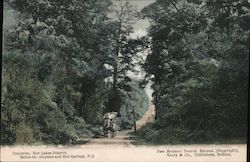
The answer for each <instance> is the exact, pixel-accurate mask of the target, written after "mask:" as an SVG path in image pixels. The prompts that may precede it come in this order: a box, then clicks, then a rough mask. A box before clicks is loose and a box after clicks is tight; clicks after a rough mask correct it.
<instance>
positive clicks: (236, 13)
mask: <svg viewBox="0 0 250 162" xmlns="http://www.w3.org/2000/svg"><path fill="white" fill-rule="evenodd" d="M249 11H250V10H249V3H247V2H246V1H241V0H240V1H238V0H237V1H235V0H230V1H199V0H198V1H188V0H187V1H179V0H170V1H161V0H157V1H156V2H155V3H153V4H152V5H151V6H149V7H147V8H144V10H143V12H144V15H145V16H146V17H149V18H150V20H151V26H150V28H149V36H150V37H151V39H152V41H151V49H152V50H151V53H150V54H149V55H148V57H147V60H146V63H145V64H144V68H145V70H146V71H147V73H148V74H149V75H152V76H153V81H154V84H153V89H154V103H155V106H156V119H157V122H156V123H155V124H154V125H153V127H152V129H155V131H157V132H158V133H157V135H156V136H155V137H154V138H157V139H155V141H154V142H158V143H182V142H206V141H214V139H217V140H220V139H230V138H240V137H243V138H244V137H246V131H247V124H246V123H247V122H246V119H247V115H246V114H247V103H248V100H247V96H248V86H247V84H248V76H249V75H248V73H249V70H248V66H249V55H248V53H249V18H250V17H249ZM247 26H248V28H247ZM147 129H148V128H147ZM141 133H142V135H144V133H145V132H144V131H143V130H142V132H141ZM149 138H151V137H149ZM151 141H152V140H151Z"/></svg>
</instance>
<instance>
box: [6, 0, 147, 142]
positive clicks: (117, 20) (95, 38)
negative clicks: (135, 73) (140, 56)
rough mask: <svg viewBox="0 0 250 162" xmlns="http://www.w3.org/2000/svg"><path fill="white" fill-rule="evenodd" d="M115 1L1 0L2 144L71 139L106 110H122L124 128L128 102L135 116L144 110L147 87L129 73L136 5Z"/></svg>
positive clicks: (93, 128) (94, 126) (95, 126)
mask: <svg viewBox="0 0 250 162" xmlns="http://www.w3.org/2000/svg"><path fill="white" fill-rule="evenodd" d="M112 6H113V4H112V2H111V1H110V0H102V1H100V0H84V1H82V0H72V1H68V0H60V1H58V0H35V1H34V0H11V1H7V0H6V1H4V31H3V32H4V48H3V60H2V63H3V64H2V68H3V70H2V95H1V101H2V102H1V107H2V109H1V141H2V144H23V143H25V144H33V143H56V144H58V143H69V142H73V141H74V140H75V139H77V138H80V137H85V136H88V137H89V136H93V135H94V134H96V133H97V132H98V131H100V129H99V128H100V127H101V125H102V116H103V114H104V113H105V112H109V111H117V112H120V113H121V114H120V115H121V118H122V125H123V126H124V128H125V127H131V126H132V119H131V116H132V114H131V110H132V108H133V106H135V107H137V110H138V111H137V114H136V117H137V118H139V117H140V116H142V114H143V113H144V112H145V111H146V109H147V104H148V99H147V96H146V94H145V92H144V91H143V89H142V88H140V87H139V83H138V81H135V80H132V79H131V78H130V77H129V76H127V72H128V71H129V70H132V69H133V66H135V65H133V63H132V60H133V57H134V55H135V54H136V50H137V46H136V44H135V42H136V40H131V39H129V37H128V35H129V33H131V32H132V31H133V29H132V22H130V21H132V17H133V16H134V15H133V14H135V10H134V9H133V7H132V5H130V4H129V3H128V2H126V1H123V2H121V3H119V6H118V7H112ZM112 8H113V9H112ZM111 9H112V10H111ZM109 13H115V16H116V17H113V18H110V17H109V16H108V14H109ZM132 98H136V99H137V101H138V102H134V101H133V100H132Z"/></svg>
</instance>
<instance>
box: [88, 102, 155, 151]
mask: <svg viewBox="0 0 250 162" xmlns="http://www.w3.org/2000/svg"><path fill="white" fill-rule="evenodd" d="M154 115H155V107H154V105H150V106H149V109H148V111H146V113H145V114H144V115H143V117H142V118H141V119H140V120H138V121H137V122H136V127H137V129H140V128H141V127H142V126H143V125H145V124H146V123H148V122H152V121H153V120H154ZM132 132H133V129H131V130H122V131H119V132H118V133H117V135H116V136H115V137H114V138H90V139H88V141H87V142H86V145H88V146H95V145H98V146H106V145H116V146H128V147H133V144H132V143H133V140H134V138H135V136H134V135H132V134H131V133H132Z"/></svg>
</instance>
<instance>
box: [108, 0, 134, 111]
mask: <svg viewBox="0 0 250 162" xmlns="http://www.w3.org/2000/svg"><path fill="white" fill-rule="evenodd" d="M135 16H136V10H135V8H134V7H133V6H132V5H131V4H130V3H129V2H128V1H125V2H124V1H119V2H118V5H117V6H114V7H113V10H112V15H111V17H112V18H113V21H114V23H113V24H112V25H113V30H115V31H114V32H115V34H114V35H111V36H112V38H111V41H112V42H113V44H114V47H113V48H112V51H111V54H110V55H111V56H110V57H109V58H110V60H109V61H108V62H106V64H107V65H108V66H109V67H110V68H111V74H112V89H111V91H110V97H109V101H108V111H117V112H119V111H120V107H121V100H122V91H124V92H125V93H126V92H129V91H130V90H131V87H130V86H129V85H128V84H127V83H128V82H130V81H131V79H130V78H129V77H128V75H127V72H128V71H133V67H134V64H133V63H132V61H133V57H134V55H135V54H136V48H137V47H136V46H134V43H135V42H136V41H135V40H130V39H129V34H130V33H131V32H132V31H133V27H132V25H133V24H134V23H135V20H136V19H135V18H136V17H135Z"/></svg>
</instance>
